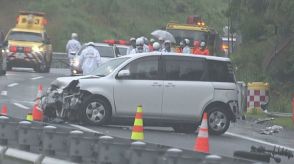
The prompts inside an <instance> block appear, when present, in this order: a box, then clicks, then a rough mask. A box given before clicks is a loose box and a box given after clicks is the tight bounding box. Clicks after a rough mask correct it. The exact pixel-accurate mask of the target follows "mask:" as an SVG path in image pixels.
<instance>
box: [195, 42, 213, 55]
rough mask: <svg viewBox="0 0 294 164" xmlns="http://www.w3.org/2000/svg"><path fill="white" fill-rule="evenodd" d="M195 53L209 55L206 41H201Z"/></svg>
mask: <svg viewBox="0 0 294 164" xmlns="http://www.w3.org/2000/svg"><path fill="white" fill-rule="evenodd" d="M194 53H195V54H196V55H209V50H208V49H207V48H206V44H205V42H204V41H202V42H201V43H200V47H199V48H198V49H197V50H196V51H195V52H194Z"/></svg>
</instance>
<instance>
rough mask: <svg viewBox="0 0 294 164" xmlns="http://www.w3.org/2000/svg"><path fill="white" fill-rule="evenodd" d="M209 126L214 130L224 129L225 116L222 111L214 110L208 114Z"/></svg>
mask: <svg viewBox="0 0 294 164" xmlns="http://www.w3.org/2000/svg"><path fill="white" fill-rule="evenodd" d="M208 122H209V126H210V128H211V129H212V130H214V131H221V130H223V129H225V126H226V124H227V118H226V116H225V114H224V113H222V112H219V111H215V112H212V113H211V114H210V115H209V120H208Z"/></svg>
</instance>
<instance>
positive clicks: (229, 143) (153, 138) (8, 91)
mask: <svg viewBox="0 0 294 164" xmlns="http://www.w3.org/2000/svg"><path fill="white" fill-rule="evenodd" d="M68 75H69V70H66V69H52V70H51V72H50V73H44V74H43V73H35V72H34V71H33V70H32V69H13V70H12V71H9V72H8V73H7V75H6V76H0V105H1V106H2V105H3V104H6V105H7V107H8V115H9V116H12V117H17V118H24V117H25V115H26V114H27V113H28V112H31V110H32V106H33V104H34V99H35V98H36V95H37V89H38V85H39V84H42V85H43V91H45V90H46V88H48V86H49V84H50V83H51V82H52V81H53V80H54V79H55V78H57V77H61V76H68ZM69 126H70V125H69ZM76 127H77V128H80V129H82V130H93V131H99V132H103V133H105V134H107V135H112V136H118V137H123V138H129V137H130V127H127V126H104V127H91V126H83V125H80V126H76ZM260 128H261V127H257V126H256V125H255V124H254V123H252V122H248V121H239V122H238V123H233V124H231V127H230V129H229V131H228V132H227V133H226V134H224V135H222V136H210V137H209V143H210V153H212V154H218V155H224V156H230V157H232V156H233V152H234V150H245V151H247V150H249V149H250V146H251V145H255V146H265V147H267V148H273V145H274V144H278V145H280V146H286V147H287V148H290V149H291V150H292V151H293V152H294V132H293V131H289V130H285V129H284V130H283V131H281V132H280V133H278V134H274V135H270V136H266V135H261V134H259V133H258V132H257V131H258V130H259V129H260ZM196 136H197V134H196V133H195V134H181V133H175V132H173V131H172V129H171V128H163V127H145V141H146V142H151V143H156V144H163V145H167V146H172V147H178V148H182V149H191V150H192V149H193V146H194V142H195V137H196ZM271 163H274V162H271ZM282 163H285V164H293V163H294V159H291V160H288V159H286V158H282Z"/></svg>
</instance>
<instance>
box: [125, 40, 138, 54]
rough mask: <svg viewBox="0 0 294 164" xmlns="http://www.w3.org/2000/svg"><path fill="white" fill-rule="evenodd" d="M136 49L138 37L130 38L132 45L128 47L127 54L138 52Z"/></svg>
mask: <svg viewBox="0 0 294 164" xmlns="http://www.w3.org/2000/svg"><path fill="white" fill-rule="evenodd" d="M135 49H136V39H135V38H130V47H129V48H128V49H127V55H129V54H133V53H136V51H135ZM133 50H134V51H133Z"/></svg>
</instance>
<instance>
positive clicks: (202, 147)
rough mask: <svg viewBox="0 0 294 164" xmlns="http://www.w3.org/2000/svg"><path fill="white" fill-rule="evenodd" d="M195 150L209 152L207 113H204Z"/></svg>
mask: <svg viewBox="0 0 294 164" xmlns="http://www.w3.org/2000/svg"><path fill="white" fill-rule="evenodd" d="M194 150H195V151H198V152H203V153H209V142H208V127H207V113H204V114H203V118H202V122H201V126H200V128H199V132H198V137H197V138H196V139H195V146H194Z"/></svg>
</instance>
